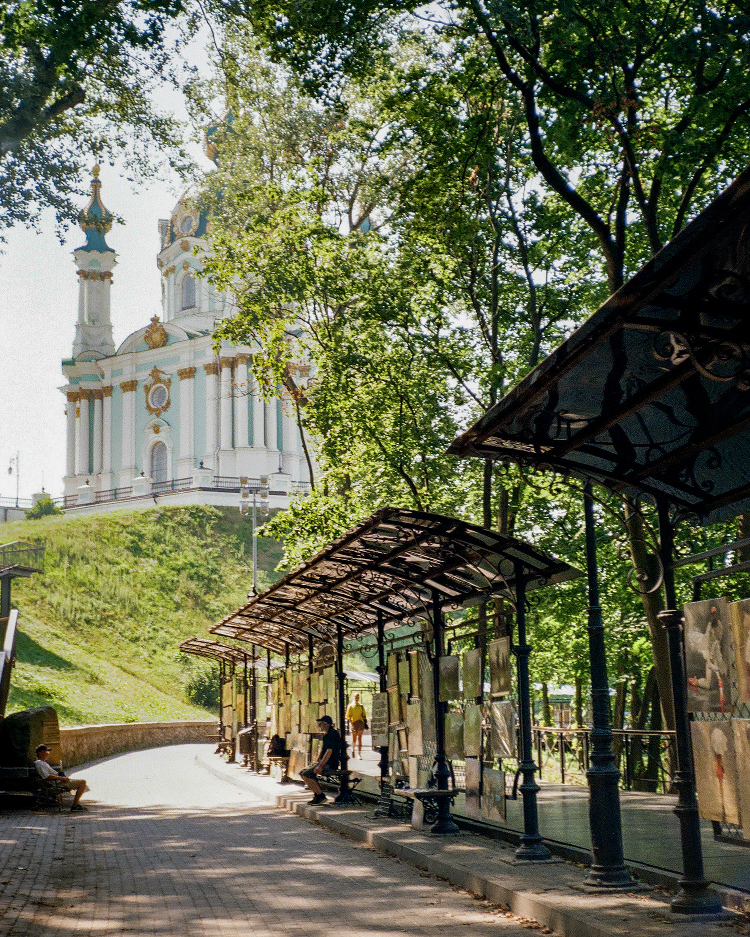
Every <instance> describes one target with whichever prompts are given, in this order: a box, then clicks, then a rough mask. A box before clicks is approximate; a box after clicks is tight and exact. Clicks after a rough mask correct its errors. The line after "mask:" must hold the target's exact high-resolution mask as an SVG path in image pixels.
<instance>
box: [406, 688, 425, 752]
mask: <svg viewBox="0 0 750 937" xmlns="http://www.w3.org/2000/svg"><path fill="white" fill-rule="evenodd" d="M406 728H407V729H408V732H409V754H410V755H424V748H423V747H422V706H421V705H420V703H419V701H418V700H417V701H413V702H411V703H409V705H408V706H407V707H406Z"/></svg>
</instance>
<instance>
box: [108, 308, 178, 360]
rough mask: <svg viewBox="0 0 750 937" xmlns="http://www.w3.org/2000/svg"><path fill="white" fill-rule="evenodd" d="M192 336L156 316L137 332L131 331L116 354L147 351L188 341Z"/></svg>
mask: <svg viewBox="0 0 750 937" xmlns="http://www.w3.org/2000/svg"><path fill="white" fill-rule="evenodd" d="M191 337H192V336H190V335H188V333H187V332H186V331H185V330H184V329H182V328H180V326H179V325H175V324H174V323H173V322H160V321H159V317H158V316H154V317H153V318H152V319H151V323H150V324H149V325H147V326H145V327H144V328H142V329H138V331H137V332H132V333H131V334H130V335H128V337H127V338H126V339H125V341H124V342H123V343H122V345H120V347H119V348H118V349H117V354H118V355H126V354H130V353H132V352H137V351H149V350H150V349H152V348H165V347H166V346H167V345H174V344H176V343H177V342H187V341H190V338H191Z"/></svg>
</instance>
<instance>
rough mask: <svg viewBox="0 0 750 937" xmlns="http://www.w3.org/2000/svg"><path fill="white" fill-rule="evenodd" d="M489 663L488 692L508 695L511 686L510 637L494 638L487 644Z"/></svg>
mask: <svg viewBox="0 0 750 937" xmlns="http://www.w3.org/2000/svg"><path fill="white" fill-rule="evenodd" d="M487 659H488V661H489V665H490V693H491V694H492V695H493V696H508V694H509V693H510V691H511V688H512V682H511V673H510V638H509V637H504V638H496V639H495V640H494V641H490V643H489V644H488V645H487Z"/></svg>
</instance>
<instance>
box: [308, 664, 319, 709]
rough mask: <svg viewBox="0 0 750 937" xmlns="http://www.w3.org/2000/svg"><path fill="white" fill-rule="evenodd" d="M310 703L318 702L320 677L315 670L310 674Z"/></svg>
mask: <svg viewBox="0 0 750 937" xmlns="http://www.w3.org/2000/svg"><path fill="white" fill-rule="evenodd" d="M310 702H311V703H319V702H320V675H319V674H318V671H317V670H313V672H312V673H311V674H310Z"/></svg>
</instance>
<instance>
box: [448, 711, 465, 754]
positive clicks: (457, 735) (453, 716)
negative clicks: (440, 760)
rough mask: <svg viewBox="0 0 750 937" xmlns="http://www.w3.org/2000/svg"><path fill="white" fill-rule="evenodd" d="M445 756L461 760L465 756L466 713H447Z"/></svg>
mask: <svg viewBox="0 0 750 937" xmlns="http://www.w3.org/2000/svg"><path fill="white" fill-rule="evenodd" d="M445 757H446V758H450V759H451V761H453V760H456V761H461V760H463V757H464V714H463V713H446V714H445Z"/></svg>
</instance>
